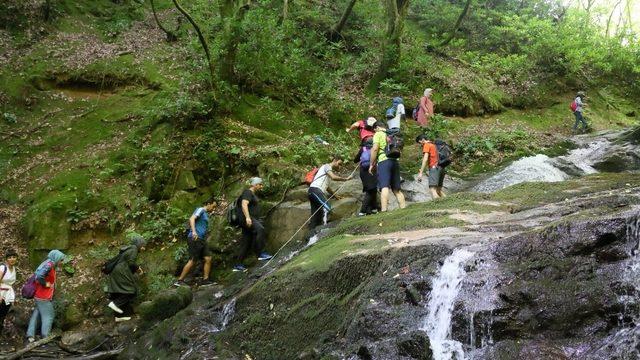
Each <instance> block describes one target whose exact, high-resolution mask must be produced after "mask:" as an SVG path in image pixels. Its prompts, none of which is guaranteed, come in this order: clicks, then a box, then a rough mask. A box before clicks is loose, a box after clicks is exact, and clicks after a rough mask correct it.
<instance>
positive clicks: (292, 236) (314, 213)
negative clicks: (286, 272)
mask: <svg viewBox="0 0 640 360" xmlns="http://www.w3.org/2000/svg"><path fill="white" fill-rule="evenodd" d="M359 167H360V164H359V163H358V165H356V168H355V169H353V171H352V172H351V174H349V177H351V176H353V174H355V172H356V170H358V168H359ZM346 184H347V183H346V181H345V182H344V183H343V184H342V185H340V186H339V187H338V189H336V191H335V192H334V193H333V194H331V196H329V198H328V199H327V202H329V200H331V199H332V198H333V197H334V196H335V195H336V194H337V193H338V192H339V191H340V189H342V188H343V187H344V186H345V185H346ZM320 209H322V207H319V208H318V209H317V210H316V211H314V212H313V214H311V216H309V217H308V218H307V220H305V222H304V223H302V225H300V227H299V228H298V230H296V232H295V233H293V235H291V237H290V238H289V240H287V242H286V243H284V245H282V246H281V247H280V248H279V249H278V251H276V253H275V254H273V256H272V257H271V259H269V260H268V261H267V262H266V263H265V264H264V265H263V266H262V267H263V268H264V267H266V266H267V265H269V263H270V262H271V260H273V259H275V258H276V256H278V254H279V253H280V250H282V249H283V248H284V247H285V246H287V245H288V244H289V243H290V242H291V240H293V238H295V237H296V235H298V233H299V232H300V230H302V229H303V228H304V227H305V226H306V225H307V223H308V222H309V221H310V220H311V219H312V218H313V217H314V216H315V215H316V213H317V212H318V211H320Z"/></svg>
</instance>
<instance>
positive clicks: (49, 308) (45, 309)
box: [27, 299, 56, 338]
mask: <svg viewBox="0 0 640 360" xmlns="http://www.w3.org/2000/svg"><path fill="white" fill-rule="evenodd" d="M35 301H36V308H35V309H33V314H31V320H29V328H28V329H27V337H34V336H35V335H36V326H38V320H40V323H41V328H40V335H42V337H43V338H46V337H47V336H49V333H50V332H51V327H52V326H53V318H54V317H55V315H56V313H55V310H54V309H53V301H51V300H39V299H35Z"/></svg>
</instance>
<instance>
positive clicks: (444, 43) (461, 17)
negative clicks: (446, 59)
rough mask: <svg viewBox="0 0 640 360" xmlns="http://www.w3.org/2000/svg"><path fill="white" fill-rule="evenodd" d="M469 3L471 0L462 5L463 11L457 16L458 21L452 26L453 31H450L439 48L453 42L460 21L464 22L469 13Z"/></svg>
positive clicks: (460, 23)
mask: <svg viewBox="0 0 640 360" xmlns="http://www.w3.org/2000/svg"><path fill="white" fill-rule="evenodd" d="M471 1H472V0H467V3H466V4H464V9H462V12H461V13H460V16H458V20H457V21H456V24H455V25H453V29H451V33H450V34H449V36H447V38H446V39H444V41H443V42H442V43H441V44H440V46H447V45H449V43H450V42H451V40H453V38H454V37H455V35H456V33H457V32H458V29H460V25H462V21H463V20H464V18H465V16H467V14H468V13H469V8H470V7H471Z"/></svg>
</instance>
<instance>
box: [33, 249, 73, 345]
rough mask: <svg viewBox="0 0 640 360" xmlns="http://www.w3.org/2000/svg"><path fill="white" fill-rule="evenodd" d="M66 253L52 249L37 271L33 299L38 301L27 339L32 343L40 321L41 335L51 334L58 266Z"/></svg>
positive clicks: (44, 336)
mask: <svg viewBox="0 0 640 360" xmlns="http://www.w3.org/2000/svg"><path fill="white" fill-rule="evenodd" d="M64 257H65V255H64V254H63V253H62V251H60V250H51V251H49V254H48V255H47V259H46V260H45V261H43V262H42V263H41V264H40V266H38V268H37V269H36V271H35V278H36V282H35V283H36V292H35V295H34V296H33V299H34V300H35V302H36V308H35V309H34V310H33V314H32V315H31V320H29V327H28V328H27V341H28V342H29V343H32V342H34V341H35V336H36V326H37V324H38V322H40V324H41V327H40V335H41V336H42V337H43V338H46V337H47V336H49V333H50V332H51V327H52V326H53V319H54V318H55V315H56V313H55V310H54V309H53V301H52V299H53V293H54V292H55V289H56V267H57V266H58V265H59V264H60V263H61V262H62V260H64Z"/></svg>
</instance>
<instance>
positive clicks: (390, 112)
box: [386, 105, 396, 120]
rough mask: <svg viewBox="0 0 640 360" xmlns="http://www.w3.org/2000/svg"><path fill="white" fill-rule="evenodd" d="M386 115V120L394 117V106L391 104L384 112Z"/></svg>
mask: <svg viewBox="0 0 640 360" xmlns="http://www.w3.org/2000/svg"><path fill="white" fill-rule="evenodd" d="M386 117H387V120H390V119H393V118H394V117H396V106H395V105H394V106H391V107H390V108H388V109H387V113H386Z"/></svg>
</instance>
